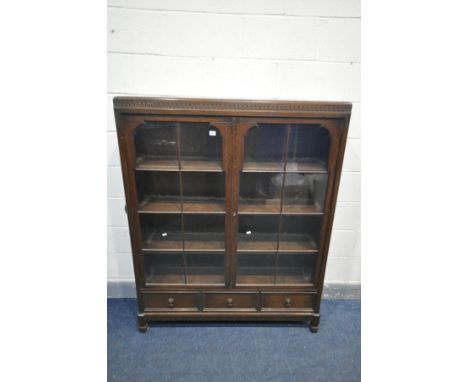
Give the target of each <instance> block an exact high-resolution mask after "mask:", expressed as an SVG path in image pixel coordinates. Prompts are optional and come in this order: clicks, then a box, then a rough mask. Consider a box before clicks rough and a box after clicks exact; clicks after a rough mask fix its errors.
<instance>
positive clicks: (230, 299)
mask: <svg viewBox="0 0 468 382" xmlns="http://www.w3.org/2000/svg"><path fill="white" fill-rule="evenodd" d="M226 305H227V307H228V308H232V307H233V306H234V303H233V302H232V298H228V299H227V302H226Z"/></svg>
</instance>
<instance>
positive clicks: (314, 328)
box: [309, 324, 319, 333]
mask: <svg viewBox="0 0 468 382" xmlns="http://www.w3.org/2000/svg"><path fill="white" fill-rule="evenodd" d="M309 329H310V331H311V332H312V333H317V332H318V329H319V327H318V326H312V324H310V325H309Z"/></svg>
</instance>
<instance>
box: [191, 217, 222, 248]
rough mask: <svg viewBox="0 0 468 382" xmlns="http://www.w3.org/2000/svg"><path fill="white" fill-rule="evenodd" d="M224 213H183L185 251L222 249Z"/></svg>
mask: <svg viewBox="0 0 468 382" xmlns="http://www.w3.org/2000/svg"><path fill="white" fill-rule="evenodd" d="M224 219H225V216H224V215H184V228H185V235H184V237H185V250H186V251H224V248H225V245H224Z"/></svg>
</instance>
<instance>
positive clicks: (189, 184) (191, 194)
mask: <svg viewBox="0 0 468 382" xmlns="http://www.w3.org/2000/svg"><path fill="white" fill-rule="evenodd" d="M182 183H183V207H184V212H186V213H195V212H203V213H224V211H225V200H224V184H225V183H224V174H223V173H214V172H184V173H182Z"/></svg>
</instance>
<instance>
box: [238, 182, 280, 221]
mask: <svg viewBox="0 0 468 382" xmlns="http://www.w3.org/2000/svg"><path fill="white" fill-rule="evenodd" d="M282 179H283V174H275V173H241V179H240V195H239V213H243V212H246V213H247V212H258V213H278V212H280V205H281V185H282Z"/></svg>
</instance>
